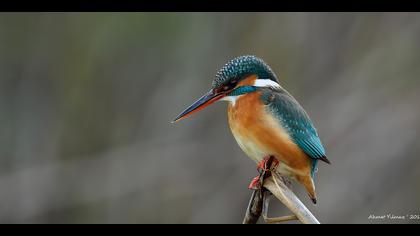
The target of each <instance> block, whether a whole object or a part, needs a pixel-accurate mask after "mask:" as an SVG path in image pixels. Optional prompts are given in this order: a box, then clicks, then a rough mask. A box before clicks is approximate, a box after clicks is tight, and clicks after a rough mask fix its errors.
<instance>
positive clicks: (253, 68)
mask: <svg viewBox="0 0 420 236" xmlns="http://www.w3.org/2000/svg"><path fill="white" fill-rule="evenodd" d="M251 74H255V75H257V76H258V78H260V79H270V80H273V81H275V82H277V83H278V81H277V77H276V75H275V74H274V72H273V71H272V70H271V68H270V67H269V66H268V65H267V64H266V63H265V62H264V61H263V60H262V59H260V58H258V57H256V56H251V55H247V56H240V57H237V58H235V59H232V60H230V61H229V62H228V63H227V64H226V65H225V66H224V67H223V68H222V69H220V70H219V71H218V72H217V74H216V78H215V79H214V80H213V83H212V87H213V88H217V87H219V86H221V85H222V84H224V83H225V82H227V81H229V80H231V79H233V78H239V79H242V78H244V77H246V76H247V75H251Z"/></svg>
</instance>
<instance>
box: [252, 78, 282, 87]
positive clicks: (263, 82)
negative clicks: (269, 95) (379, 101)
mask: <svg viewBox="0 0 420 236" xmlns="http://www.w3.org/2000/svg"><path fill="white" fill-rule="evenodd" d="M254 86H255V87H274V88H281V86H280V84H278V83H276V82H275V81H272V80H271V79H257V80H255V82H254Z"/></svg>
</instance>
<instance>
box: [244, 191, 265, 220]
mask: <svg viewBox="0 0 420 236" xmlns="http://www.w3.org/2000/svg"><path fill="white" fill-rule="evenodd" d="M262 191H263V189H255V190H254V191H253V192H252V195H251V199H250V200H249V203H248V207H247V209H246V213H245V217H244V221H243V222H242V223H243V224H256V223H257V221H258V219H259V218H260V216H261V212H262V208H263V201H264V199H263V198H264V196H263V194H262Z"/></svg>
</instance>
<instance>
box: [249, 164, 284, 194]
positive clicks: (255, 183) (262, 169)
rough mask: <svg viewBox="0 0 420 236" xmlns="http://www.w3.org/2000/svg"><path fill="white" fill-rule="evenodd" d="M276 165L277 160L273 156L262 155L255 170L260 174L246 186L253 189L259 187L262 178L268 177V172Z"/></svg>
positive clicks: (261, 184) (261, 183)
mask: <svg viewBox="0 0 420 236" xmlns="http://www.w3.org/2000/svg"><path fill="white" fill-rule="evenodd" d="M278 165H279V161H278V160H277V159H276V158H274V157H273V156H267V157H264V159H262V160H261V161H260V162H258V164H257V170H258V172H259V173H260V174H259V175H258V176H256V177H254V178H253V179H252V181H251V183H250V184H249V186H248V188H249V189H253V190H257V189H261V188H262V186H263V182H264V178H266V177H269V176H270V174H271V173H270V172H271V171H274V170H275V169H276V168H277V166H278Z"/></svg>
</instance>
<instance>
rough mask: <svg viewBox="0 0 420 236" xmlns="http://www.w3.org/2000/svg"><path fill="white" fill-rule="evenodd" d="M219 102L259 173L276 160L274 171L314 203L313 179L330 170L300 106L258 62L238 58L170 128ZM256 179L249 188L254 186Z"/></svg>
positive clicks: (234, 133)
mask: <svg viewBox="0 0 420 236" xmlns="http://www.w3.org/2000/svg"><path fill="white" fill-rule="evenodd" d="M217 101H227V102H228V103H229V104H228V109H227V116H228V122H229V127H230V130H231V132H232V134H233V136H234V138H235V140H236V141H237V143H238V144H239V147H240V148H241V149H242V150H243V151H244V152H245V154H247V155H248V156H249V157H250V158H251V159H252V160H253V161H255V162H256V163H257V167H258V169H261V168H264V166H266V164H267V160H269V158H270V157H274V160H275V166H274V169H272V170H273V171H276V173H278V174H280V175H281V176H283V177H287V178H289V179H292V180H295V181H297V182H298V183H300V184H301V185H302V186H303V187H304V188H305V189H306V191H307V193H308V195H309V197H310V199H311V200H312V202H313V203H314V204H316V202H317V196H316V192H315V184H314V177H315V172H316V170H317V165H318V162H319V161H323V162H326V163H328V164H331V163H330V161H329V160H328V159H327V157H326V154H325V149H324V147H323V145H322V143H321V140H320V137H319V135H318V133H317V130H316V128H315V126H314V124H313V122H312V121H311V119H310V118H309V115H308V114H307V112H306V111H305V110H304V109H303V107H302V106H301V105H300V104H299V102H298V101H297V100H296V99H295V98H294V97H293V96H292V95H291V94H290V93H289V92H288V91H286V90H285V89H284V88H283V87H282V86H281V85H280V84H279V81H278V79H277V76H276V74H275V73H274V72H273V70H272V69H271V68H270V66H268V65H267V64H266V63H265V62H264V61H263V60H262V59H260V58H258V57H256V56H252V55H246V56H240V57H237V58H234V59H232V60H230V61H229V62H228V63H227V64H226V65H225V66H223V67H222V68H221V69H220V70H219V71H218V72H217V74H216V76H215V78H214V80H213V82H212V85H211V89H210V91H209V92H207V93H205V94H204V95H203V96H202V97H201V98H199V99H198V100H197V101H196V102H194V103H193V104H192V105H191V106H189V107H188V108H186V109H185V110H184V111H183V112H181V113H180V114H179V115H178V116H177V117H176V118H175V119H174V120H173V122H176V121H179V120H182V119H184V118H186V117H188V116H190V115H191V114H193V113H195V112H198V111H200V110H203V109H204V108H206V107H207V106H209V105H210V104H213V103H215V102H217ZM258 181H259V176H257V177H255V178H254V179H253V181H252V182H251V184H250V186H249V188H254V189H255V187H256V185H257V184H258Z"/></svg>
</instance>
